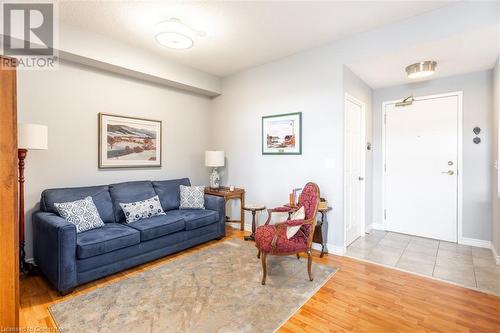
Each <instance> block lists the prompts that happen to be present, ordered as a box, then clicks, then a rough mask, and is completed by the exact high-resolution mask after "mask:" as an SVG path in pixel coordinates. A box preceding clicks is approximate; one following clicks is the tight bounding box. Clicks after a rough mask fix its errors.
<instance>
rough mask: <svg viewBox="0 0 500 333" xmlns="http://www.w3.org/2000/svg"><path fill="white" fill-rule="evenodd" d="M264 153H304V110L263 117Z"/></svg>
mask: <svg viewBox="0 0 500 333" xmlns="http://www.w3.org/2000/svg"><path fill="white" fill-rule="evenodd" d="M261 139H262V155H301V154H302V112H294V113H284V114H276V115H270V116H263V117H262V138H261Z"/></svg>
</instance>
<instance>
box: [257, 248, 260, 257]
mask: <svg viewBox="0 0 500 333" xmlns="http://www.w3.org/2000/svg"><path fill="white" fill-rule="evenodd" d="M257 259H260V250H259V252H257Z"/></svg>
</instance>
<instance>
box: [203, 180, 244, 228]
mask: <svg viewBox="0 0 500 333" xmlns="http://www.w3.org/2000/svg"><path fill="white" fill-rule="evenodd" d="M205 194H210V195H215V196H218V197H223V198H224V202H225V203H227V202H228V201H229V200H234V199H236V200H240V219H239V220H232V219H230V218H229V217H227V216H226V222H228V223H240V230H241V231H243V230H244V229H245V212H244V211H243V207H245V189H242V188H235V189H234V191H230V190H229V187H227V186H221V187H220V188H219V189H212V188H209V187H205Z"/></svg>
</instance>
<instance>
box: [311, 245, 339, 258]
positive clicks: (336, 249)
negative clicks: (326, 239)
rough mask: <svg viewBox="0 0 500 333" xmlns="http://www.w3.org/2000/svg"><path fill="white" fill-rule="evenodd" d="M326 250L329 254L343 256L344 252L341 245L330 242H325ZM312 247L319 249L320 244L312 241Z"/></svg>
mask: <svg viewBox="0 0 500 333" xmlns="http://www.w3.org/2000/svg"><path fill="white" fill-rule="evenodd" d="M325 247H326V251H327V252H328V253H331V254H335V255H337V256H343V255H344V254H345V248H344V247H343V246H336V245H333V244H330V243H327V244H326V245H325ZM312 248H313V249H314V250H318V251H321V244H319V243H313V244H312Z"/></svg>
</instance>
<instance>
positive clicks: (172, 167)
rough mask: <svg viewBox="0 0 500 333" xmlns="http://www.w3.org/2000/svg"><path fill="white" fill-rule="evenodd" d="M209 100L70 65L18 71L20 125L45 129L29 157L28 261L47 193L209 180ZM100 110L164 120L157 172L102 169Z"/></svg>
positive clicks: (27, 168)
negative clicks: (34, 217) (43, 142)
mask: <svg viewBox="0 0 500 333" xmlns="http://www.w3.org/2000/svg"><path fill="white" fill-rule="evenodd" d="M210 103H211V100H210V99H208V98H206V97H200V96H197V95H193V94H190V93H185V92H181V91H177V90H172V89H169V88H165V87H162V86H158V85H154V84H150V83H146V82H144V81H139V80H135V79H131V78H127V77H123V76H119V75H116V74H111V73H108V72H105V71H99V70H94V69H91V68H88V67H84V66H81V65H76V64H72V63H64V62H63V63H61V64H60V67H59V69H58V70H54V71H18V121H19V122H21V123H23V122H26V123H39V124H44V125H48V127H49V149H48V150H46V151H30V152H28V157H27V160H26V211H27V214H26V217H27V230H26V233H27V246H26V252H27V254H26V257H27V258H31V256H32V247H31V214H30V213H31V212H32V211H33V210H34V209H35V207H36V206H37V205H38V202H39V199H40V193H41V191H42V190H44V189H46V188H51V187H66V186H86V185H95V184H108V183H113V182H120V181H128V180H140V179H168V178H175V177H186V176H187V177H190V178H191V179H192V181H193V183H195V184H204V183H206V179H207V178H208V169H206V168H205V167H204V150H206V149H208V148H211V142H212V136H211V132H210V120H211V116H210ZM99 112H106V113H114V114H121V115H128V116H139V117H143V118H150V119H157V120H162V122H163V123H162V128H163V146H162V159H163V160H162V167H161V168H156V169H154V168H153V169H113V170H99V169H98V168H97V158H98V156H97V135H98V132H97V120H98V118H97V114H98V113H99Z"/></svg>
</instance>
